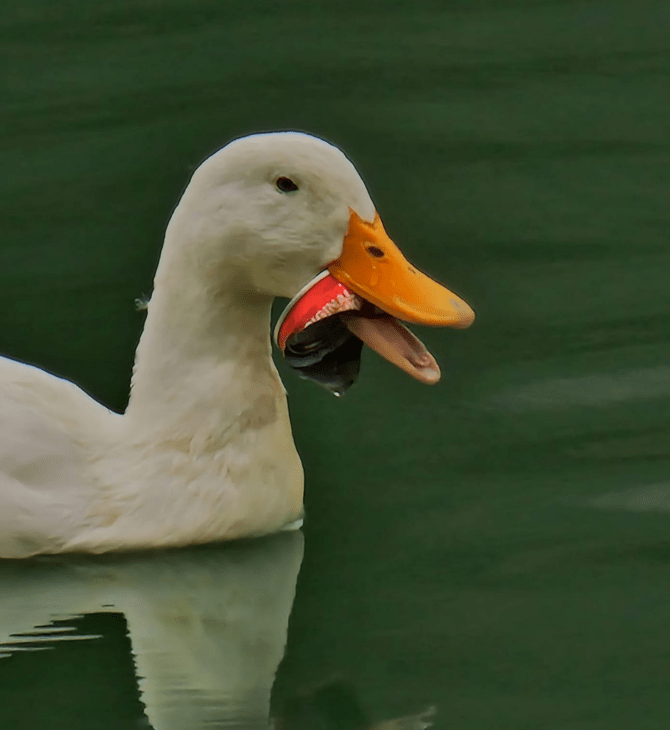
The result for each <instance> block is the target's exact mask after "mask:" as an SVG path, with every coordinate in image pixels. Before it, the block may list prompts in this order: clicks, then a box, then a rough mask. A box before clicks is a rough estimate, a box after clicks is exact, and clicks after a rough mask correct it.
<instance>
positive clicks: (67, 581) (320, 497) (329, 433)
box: [0, 0, 670, 730]
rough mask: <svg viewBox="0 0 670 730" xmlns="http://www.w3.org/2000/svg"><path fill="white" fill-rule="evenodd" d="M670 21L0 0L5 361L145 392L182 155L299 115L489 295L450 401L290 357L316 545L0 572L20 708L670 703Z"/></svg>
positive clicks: (548, 721) (80, 713)
mask: <svg viewBox="0 0 670 730" xmlns="http://www.w3.org/2000/svg"><path fill="white" fill-rule="evenodd" d="M668 27H670V10H668V6H667V4H665V3H662V2H660V0H644V2H641V3H637V4H636V5H634V6H633V5H632V4H630V3H628V2H624V1H623V0H614V1H613V2H611V1H610V2H605V1H604V0H593V1H592V2H587V1H583V2H567V1H561V2H559V1H557V0H554V1H547V2H539V3H538V2H532V3H531V2H525V1H524V0H517V1H507V0H501V1H498V2H494V0H478V1H477V2H474V3H472V2H469V3H465V2H455V3H451V4H449V7H448V8H447V7H446V6H445V4H444V3H437V2H436V3H431V2H429V3H424V4H422V5H421V6H413V5H408V4H407V3H393V2H386V3H375V2H373V3H368V4H365V5H362V4H361V3H354V2H350V1H349V0H344V1H343V2H339V3H336V4H331V5H329V6H326V5H323V4H314V3H313V2H311V3H307V2H293V3H280V4H277V3H269V2H266V1H265V0H252V1H251V2H246V3H244V4H243V5H239V6H232V5H230V4H228V3H220V2H214V1H213V0H212V1H211V2H210V1H207V0H195V1H194V2H191V3H183V2H177V1H176V0H153V1H152V2H148V0H147V1H146V2H141V1H140V0H132V2H131V0H125V1H123V0H120V1H119V2H114V3H110V4H106V5H105V4H91V3H86V2H84V1H83V0H68V2H66V3H60V4H53V3H49V2H46V0H34V1H33V2H31V3H30V4H25V3H18V2H10V3H6V4H4V5H3V6H2V8H1V9H0V35H1V36H2V49H3V50H2V53H3V58H4V60H5V64H4V68H5V74H4V75H3V94H2V98H3V103H2V108H1V109H0V115H1V118H2V121H3V129H4V132H3V137H2V139H3V144H2V145H0V149H1V155H2V170H3V175H2V176H0V193H1V194H0V216H1V219H2V222H3V237H2V242H1V243H0V351H1V352H3V353H4V354H7V355H10V356H13V357H16V358H19V359H22V360H27V361H30V362H34V363H37V364H39V365H40V366H42V367H45V368H47V369H49V370H51V371H52V372H56V373H59V374H61V375H64V376H66V377H68V378H71V379H73V380H75V381H76V382H78V383H80V384H81V385H82V386H83V387H84V388H85V389H86V390H87V391H88V392H90V393H91V394H93V395H95V396H96V397H97V398H99V399H100V400H102V401H103V402H104V403H106V404H107V405H109V406H110V407H114V408H117V409H122V408H123V407H124V405H125V399H126V397H127V390H128V381H129V377H130V368H131V363H132V356H133V351H134V346H135V343H136V341H137V338H138V335H139V331H140V328H141V325H142V318H141V315H138V313H136V311H135V309H134V305H133V302H134V300H135V299H136V298H137V297H138V296H141V295H142V294H147V293H149V292H150V288H151V277H152V272H153V268H154V266H155V262H156V260H157V256H158V252H159V249H160V244H161V238H162V233H163V231H164V227H165V224H166V222H167V219H168V217H169V215H170V212H171V210H172V207H173V206H174V204H175V203H176V200H177V199H178V196H179V194H180V192H181V190H182V189H183V186H184V184H185V183H186V181H187V179H188V176H189V175H190V173H191V171H192V170H193V169H194V168H195V166H196V165H197V164H198V163H199V162H200V160H201V159H202V158H203V157H205V156H206V155H207V154H208V153H210V152H211V151H212V150H214V149H216V148H217V147H218V146H220V145H221V144H223V143H225V142H226V141H228V140H229V139H231V138H233V137H235V136H239V135H242V134H246V133H249V132H253V131H260V130H270V129H278V128H297V129H303V130H306V131H310V132H312V133H315V134H318V135H320V136H323V137H326V138H327V139H330V140H332V141H334V142H336V143H337V144H339V145H341V146H342V147H343V148H344V149H345V150H346V151H347V153H348V154H349V155H350V156H351V158H352V159H353V160H354V162H355V163H356V165H357V166H358V168H359V169H360V171H361V173H362V175H363V177H364V179H365V180H366V182H367V183H368V186H369V188H370V191H371V194H372V196H373V199H374V200H375V202H376V204H377V207H378V209H379V211H380V213H381V215H382V217H383V219H384V222H385V226H386V228H387V230H388V231H389V233H390V235H391V236H392V237H393V238H394V240H396V242H397V243H398V244H399V245H400V246H401V247H402V248H403V250H404V251H405V252H406V253H407V255H408V257H409V258H410V259H411V260H412V261H414V262H415V263H416V264H417V265H418V266H420V267H421V268H423V269H426V270H427V271H429V272H430V273H431V274H433V275H435V276H436V277H437V278H439V279H441V280H443V281H444V282H445V283H447V284H448V285H449V286H450V287H452V288H453V289H454V290H455V291H457V292H458V293H459V294H460V295H462V296H463V297H464V298H465V299H466V300H467V301H468V302H470V303H471V304H472V305H473V307H474V308H475V310H476V311H477V314H478V320H477V322H476V324H475V326H474V327H473V328H472V329H471V330H468V331H467V332H452V331H438V330H425V331H423V332H422V333H421V336H422V337H423V338H424V339H425V341H426V343H427V344H428V345H429V347H430V348H431V350H432V351H433V353H434V354H435V355H436V357H437V359H438V360H439V362H440V363H441V365H442V367H443V372H444V374H445V376H444V379H443V381H442V383H441V384H440V385H438V386H437V387H435V388H427V387H422V386H421V385H419V384H417V383H414V382H413V381H411V380H409V379H408V378H407V377H406V376H404V375H403V374H402V373H401V372H399V371H395V370H394V369H393V368H392V367H390V366H389V365H388V364H387V363H384V362H381V361H379V359H378V358H376V357H375V356H374V355H373V354H371V353H368V354H367V356H366V357H365V360H364V362H363V369H362V375H361V378H360V379H359V382H358V383H357V384H356V386H355V387H354V388H353V389H352V390H351V391H350V393H349V394H347V396H346V398H344V399H341V400H336V399H334V398H332V396H329V395H328V394H327V393H325V392H321V391H319V390H318V389H317V388H315V387H314V386H313V385H311V384H308V383H302V382H299V381H298V380H297V379H296V378H295V376H294V375H293V374H292V373H290V372H287V370H286V368H284V367H283V366H282V374H283V377H284V381H285V383H286V385H287V388H288V391H289V397H290V404H291V410H292V417H293V422H294V428H295V436H296V441H297V443H298V446H299V449H300V452H301V454H302V456H303V460H304V463H305V468H306V474H307V496H306V508H307V521H306V524H305V528H304V537H305V546H304V558H303V559H302V563H301V560H300V558H301V556H302V544H301V543H300V544H299V543H298V542H296V538H297V536H294V537H289V536H279V537H278V538H277V539H276V540H274V541H273V540H270V541H268V542H265V541H263V542H261V543H259V544H258V545H257V546H255V545H253V544H252V545H242V546H236V547H233V548H230V547H225V546H224V547H221V546H216V547H211V548H202V549H199V550H194V551H183V552H182V551H176V552H170V553H166V554H165V555H161V554H159V555H145V556H134V557H124V558H119V557H118V556H117V557H111V558H109V559H107V558H106V559H104V560H102V561H97V560H92V559H88V560H87V559H81V560H79V559H77V560H74V561H72V560H70V559H67V560H60V559H58V560H49V559H46V560H41V561H29V562H26V563H8V564H5V565H3V566H0V617H1V626H2V630H3V632H4V633H3V634H2V636H1V637H0V642H2V643H3V645H4V648H3V649H2V651H3V652H4V654H5V655H6V656H5V657H4V658H3V659H0V706H1V707H2V708H3V711H2V714H1V716H0V728H2V730H5V728H7V730H10V729H11V730H23V728H26V729H28V728H30V730H36V729H37V728H44V729H45V730H58V728H61V727H62V728H68V730H77V728H86V729H87V730H90V729H91V728H114V729H115V730H117V729H118V730H126V728H138V727H147V722H151V723H153V725H154V727H155V730H162V727H165V728H170V727H182V728H184V729H185V728H187V727H188V728H198V727H217V726H220V727H236V726H237V727H264V726H265V725H266V724H267V717H264V716H263V715H264V713H266V714H271V715H272V716H273V717H274V718H277V719H279V720H280V721H283V722H284V725H285V730H290V728H291V727H293V728H302V727H309V728H310V730H321V728H324V729H325V730H330V729H331V728H338V730H343V729H344V730H348V729H349V728H351V730H353V729H354V728H356V729H357V730H358V729H359V728H361V727H370V726H371V725H372V724H373V723H375V722H380V721H382V720H392V719H394V718H401V717H406V716H411V717H414V720H410V721H408V722H410V723H414V726H415V727H419V726H421V723H423V724H425V723H426V722H428V720H430V719H432V720H433V721H434V727H435V728H438V729H440V728H450V729H452V728H459V729H460V728H463V730H466V729H467V730H474V729H475V728H482V729H486V730H496V729H497V728H500V729H503V728H514V730H519V729H520V728H529V730H537V729H538V728H547V729H551V730H564V729H568V728H569V729H570V730H630V728H632V727H634V728H637V729H639V730H647V729H649V730H657V729H658V728H659V727H664V726H665V725H667V722H668V719H669V718H670V704H669V702H668V699H667V697H668V679H667V669H668V656H669V648H670V612H669V611H668V608H667V607H668V605H669V604H670V507H669V505H670V470H669V466H670V456H669V454H668V443H669V440H670V425H669V423H670V418H669V416H670V366H668V364H667V363H668V357H669V356H670V344H669V341H668V335H667V332H668V325H667V321H668V319H669V318H670V297H669V296H668V273H669V271H670V249H669V247H668V242H667V237H668V231H669V230H670V212H669V211H670V208H669V207H668V204H667V201H668V198H669V195H670V177H669V176H668V163H669V162H670V144H669V142H668V129H670V106H669V104H668V101H667V99H668V96H667V94H668V91H667V89H668V76H669V71H670V51H669V50H668V41H667V28H668ZM295 546H298V547H295ZM292 551H295V553H293V552H292ZM255 561H256V562H257V563H258V566H257V567H253V566H254V565H255V564H256V563H255ZM300 565H301V567H300V571H299V574H298V568H299V566H300ZM249 566H252V567H251V568H249V572H248V573H245V570H246V568H248V567H249ZM273 566H274V567H273ZM245 576H246V577H245ZM296 580H297V583H296ZM294 591H295V600H294V602H293V603H292V598H293V592H294ZM247 605H249V606H251V608H250V609H249V610H246V609H245V610H242V608H241V607H243V606H247ZM289 613H290V619H289ZM236 622H237V623H236ZM35 627H38V629H37V630H35ZM39 627H41V628H39ZM231 637H232V638H231ZM285 642H286V645H285V646H284V643H285ZM22 649H23V650H22ZM25 649H40V651H25ZM282 657H283V658H282ZM261 658H262V661H261ZM275 672H276V676H275ZM431 707H435V714H434V715H432V716H431V715H423V716H420V717H417V715H419V713H421V712H423V711H424V710H427V709H428V708H431ZM180 713H181V714H180ZM161 723H163V725H161ZM170 723H172V725H170ZM180 723H181V724H180ZM264 723H265V725H264ZM391 727H392V726H391ZM396 727H398V725H397V724H396ZM407 727H408V725H407V724H406V725H405V730H406V729H407ZM410 728H411V725H410Z"/></svg>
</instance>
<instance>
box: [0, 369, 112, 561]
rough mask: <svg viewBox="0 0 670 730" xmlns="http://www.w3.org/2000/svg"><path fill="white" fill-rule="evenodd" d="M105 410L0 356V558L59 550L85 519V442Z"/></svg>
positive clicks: (105, 418) (101, 423)
mask: <svg viewBox="0 0 670 730" xmlns="http://www.w3.org/2000/svg"><path fill="white" fill-rule="evenodd" d="M115 415H116V414H111V413H110V411H108V410H107V409H106V408H104V406H102V405H100V404H99V403H96V402H95V401H94V400H93V399H92V398H90V397H89V396H88V395H87V394H86V393H84V391H82V390H81V389H80V388H78V387H77V386H76V385H74V384H73V383H70V382H68V381H66V380H62V379H60V378H57V377H55V376H54V375H50V374H49V373H46V372H45V371H43V370H40V369H39V368H35V367H32V366H30V365H26V364H24V363H19V362H15V361H14V360H9V359H7V358H2V357H0V557H5V558H6V557H26V556H28V555H31V554H34V553H38V552H51V551H52V550H53V551H57V550H58V548H59V545H62V544H63V543H64V542H66V541H67V539H68V538H69V537H71V534H70V532H71V530H74V529H76V525H79V524H81V521H82V519H85V516H84V512H85V509H86V503H87V501H88V500H87V492H90V490H91V489H92V488H93V486H92V485H91V484H88V483H87V481H86V472H87V469H86V463H87V459H88V457H89V453H88V449H89V448H90V444H91V442H92V440H93V442H94V441H95V439H96V438H97V437H100V436H102V434H103V432H104V430H105V429H107V428H109V422H110V420H113V417H114V416H115Z"/></svg>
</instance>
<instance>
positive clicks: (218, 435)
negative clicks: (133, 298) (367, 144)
mask: <svg viewBox="0 0 670 730" xmlns="http://www.w3.org/2000/svg"><path fill="white" fill-rule="evenodd" d="M306 282H307V284H306ZM296 292H298V295H297V296H296ZM277 296H279V297H287V298H291V297H294V300H293V301H292V302H291V305H290V307H289V312H288V316H286V317H283V318H282V321H281V323H280V328H279V332H278V341H279V344H280V347H281V348H282V350H284V351H287V349H290V348H291V346H292V343H293V344H295V351H296V352H298V356H300V355H301V354H305V353H306V354H307V355H308V356H309V353H310V352H311V351H312V350H313V347H314V342H309V341H307V342H306V343H305V340H304V338H305V335H306V333H307V334H308V333H309V332H313V331H315V330H318V327H317V328H315V327H314V326H313V325H314V323H315V322H320V326H321V327H322V329H321V330H320V331H319V333H318V337H319V338H321V339H320V341H319V342H317V343H316V344H317V345H319V346H320V348H321V352H322V354H323V351H325V352H326V354H327V355H328V354H329V353H330V354H332V353H333V352H335V361H334V363H333V360H332V357H331V358H330V360H329V359H328V357H326V358H325V360H324V363H326V364H327V365H328V368H327V369H328V372H329V373H330V375H329V377H331V376H332V377H333V378H334V380H335V381H338V377H339V376H340V375H341V373H339V371H340V370H341V369H342V367H344V366H343V365H342V363H341V362H340V361H339V360H338V359H337V353H338V352H340V353H341V352H344V350H346V352H345V355H344V356H343V357H342V358H340V359H341V360H346V361H347V363H348V366H350V365H351V361H355V366H356V368H355V369H357V364H358V357H359V355H360V342H359V339H360V340H362V341H365V342H367V343H368V344H370V345H371V346H372V347H373V348H374V349H376V350H377V351H378V352H380V353H381V354H382V355H384V356H385V357H387V358H388V359H389V360H391V361H392V362H394V363H395V364H397V365H398V366H399V367H401V368H402V369H404V370H406V371H407V372H408V373H410V374H411V375H413V376H414V377H416V378H417V379H419V380H421V381H423V382H426V383H434V382H436V381H437V380H438V379H439V369H438V368H437V364H436V363H435V361H434V359H433V358H432V357H431V356H430V355H429V354H428V353H427V352H426V350H425V348H424V347H423V346H422V345H421V343H419V341H418V340H417V339H416V338H415V337H414V336H413V335H411V333H409V331H408V330H407V329H406V328H404V327H403V326H402V325H400V324H399V323H398V322H397V320H396V319H395V317H399V318H401V319H404V320H406V321H410V322H419V323H424V324H432V325H444V326H453V327H467V326H468V325H469V324H470V323H471V322H472V320H473V318H474V314H473V312H472V310H471V309H470V308H469V307H468V305H467V304H465V302H463V301H462V300H460V299H459V298H458V297H456V296H455V295H454V294H452V293H451V292H449V291H448V290H447V289H445V288H444V287H442V286H440V285H439V284H437V283H436V282H434V281H432V280H431V279H429V278H428V277H426V276H425V275H423V274H421V273H420V272H418V271H416V269H414V268H413V267H412V266H411V265H410V264H409V263H408V262H407V261H406V260H405V259H404V258H403V257H402V255H401V254H400V252H399V251H398V249H397V248H396V247H395V245H394V244H393V243H392V241H391V240H390V239H389V238H388V236H387V235H386V233H385V232H384V229H383V227H382V225H381V221H380V220H379V217H378V215H377V214H376V212H375V208H374V205H373V203H372V201H371V199H370V196H369V195H368V192H367V190H366V188H365V185H364V184H363V181H362V180H361V179H360V177H359V176H358V174H357V172H356V170H355V168H354V167H353V165H352V164H351V163H350V162H349V160H348V159H347V158H346V157H345V156H344V155H343V154H342V152H340V151H339V150H338V149H337V148H335V147H333V146H332V145H330V144H328V143H327V142H324V141H322V140H319V139H316V138H314V137H311V136H308V135H304V134H299V133H275V134H264V135H254V136H250V137H244V138H242V139H238V140H236V141H234V142H232V143H231V144H229V145H227V146H226V147H224V148H223V149H222V150H219V151H218V152H217V153H215V154H214V155H213V156H212V157H210V158H209V159H207V160H206V161H205V162H204V163H203V164H202V165H201V166H200V167H199V168H198V169H197V170H196V172H195V174H194V175H193V178H192V180H191V182H190V183H189V185H188V187H187V188H186V191H185V192H184V195H183V197H182V199H181V201H180V202H179V205H178V206H177V208H176V210H175V212H174V214H173V216H172V219H171V220H170V223H169V225H168V228H167V232H166V236H165V243H164V246H163V251H162V255H161V259H160V262H159V264H158V269H157V272H156V277H155V281H154V292H153V295H152V297H151V301H150V302H149V304H148V308H147V309H148V311H147V321H146V325H145V328H144V332H143V334H142V337H141V340H140V343H139V346H138V349H137V356H136V363H135V368H134V373H133V378H132V388H131V394H130V400H129V404H128V408H127V410H126V412H125V414H123V415H119V414H116V413H113V412H111V411H109V410H108V409H106V408H105V407H103V406H102V405H100V404H99V403H97V402H96V401H94V400H92V399H91V398H90V397H89V396H88V395H87V394H86V393H84V392H83V391H82V390H80V389H79V388H78V387H77V386H75V385H73V384H72V383H70V382H67V381H65V380H62V379H59V378H57V377H55V376H53V375H50V374H48V373H46V372H44V371H43V370H40V369H38V368H35V367H31V366H29V365H26V364H23V363H18V362H14V361H11V360H8V359H3V358H0V413H2V419H1V421H0V557H11V558H17V557H27V556H30V555H34V554H36V553H58V552H67V551H86V552H104V551H110V550H120V549H137V548H148V547H160V546H168V545H172V546H174V545H185V544H189V543H203V542H208V541H212V540H225V539H234V538H239V537H242V536H253V535H261V534H266V533H271V532H274V531H277V530H281V529H286V528H287V527H290V526H295V525H296V524H299V523H300V520H301V515H302V496H303V473H302V466H301V463H300V459H299V457H298V454H297V452H296V450H295V446H294V444H293V439H292V435H291V427H290V422H289V416H288V410H287V404H286V398H285V391H284V388H283V386H282V384H281V381H280V379H279V376H278V374H277V371H276V368H275V367H274V364H273V362H272V358H271V344H270V338H269V326H270V308H271V304H272V300H273V298H274V297H277ZM373 305H374V306H373ZM344 310H352V311H348V312H346V313H345V314H343V315H342V314H339V315H338V317H330V318H328V326H329V323H331V322H332V323H336V322H337V327H339V329H338V330H337V331H338V333H339V334H338V337H339V339H338V340H337V342H335V343H332V342H330V343H329V341H328V331H327V330H326V332H325V335H324V330H323V324H324V323H323V321H321V320H323V319H324V318H326V317H327V316H328V315H332V314H333V313H334V312H337V311H340V312H341V311H344ZM381 310H383V311H381ZM342 323H345V324H346V328H343V327H342ZM310 327H311V329H310ZM337 327H334V329H337ZM343 329H346V336H345V337H344V338H342V337H341V336H340V335H341V330H343ZM351 333H353V335H352V334H351ZM354 335H355V336H356V337H354ZM324 337H325V341H326V345H325V350H324V346H323V342H324ZM301 338H303V339H302V340H301ZM347 338H348V339H347ZM308 339H309V337H308ZM343 339H344V340H347V343H348V344H347V343H345V346H344V350H343V349H342V347H340V345H341V344H342V341H343ZM352 342H353V344H354V347H353V351H352V348H351V345H352ZM356 345H357V346H358V347H359V349H358V351H356ZM301 348H302V349H301ZM338 348H340V349H339V350H338ZM347 348H349V349H347ZM317 349H318V348H317ZM352 353H353V354H352ZM293 354H294V355H295V352H294V353H293ZM347 363H345V365H346V364H347ZM294 364H295V358H294ZM324 367H325V366H324ZM318 370H319V363H318V362H317V363H316V365H315V364H314V363H311V364H310V367H308V368H306V369H305V370H304V371H303V372H304V373H305V374H306V375H308V376H310V377H318V376H319V373H318ZM354 377H355V373H354ZM352 379H353V377H349V375H347V377H345V378H344V381H346V382H344V385H341V381H342V378H341V377H340V380H339V381H338V382H337V383H336V385H334V386H333V388H334V389H337V388H339V389H342V387H346V385H348V384H350V382H351V380H352Z"/></svg>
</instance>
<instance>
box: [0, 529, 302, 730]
mask: <svg viewBox="0 0 670 730" xmlns="http://www.w3.org/2000/svg"><path fill="white" fill-rule="evenodd" d="M302 554H303V538H302V534H301V533H300V532H298V531H296V532H287V533H282V534H279V535H275V536H272V537H269V538H264V539H262V540H253V541H248V542H245V543H244V544H242V543H240V544H231V545H228V546H210V547H204V548H195V549H188V550H176V551H170V552H165V553H152V554H145V555H126V556H123V555H121V556H119V555H116V556H113V557H106V556H98V557H84V556H82V557H74V556H73V557H69V558H62V557H59V558H43V559H39V560H34V561H20V562H19V561H17V562H6V563H3V562H0V632H1V633H0V652H2V653H4V654H11V653H12V652H14V651H17V650H21V649H24V648H25V647H26V641H31V642H33V643H34V642H35V641H36V638H37V637H39V641H40V643H41V645H42V646H44V645H45V644H46V643H47V642H49V641H50V640H54V639H55V640H63V639H64V638H65V637H66V635H64V634H63V633H60V632H57V631H53V630H51V631H50V630H49V628H48V624H49V623H50V622H51V621H54V620H59V619H66V618H70V617H72V616H76V615H81V614H87V613H100V612H103V611H105V612H112V613H120V614H123V615H124V616H125V619H126V621H127V625H128V633H129V637H130V640H131V644H132V650H133V655H134V660H135V667H136V675H137V682H138V686H139V690H140V698H141V700H142V702H143V703H144V706H145V713H146V716H147V719H148V720H149V723H150V724H151V725H152V726H153V728H154V730H199V729H200V728H208V729H211V728H217V727H226V728H231V727H235V728H264V729H267V727H268V716H269V707H270V692H271V689H272V684H273V682H274V677H275V673H276V671H277V667H278V665H279V662H280V661H281V658H282V656H283V654H284V647H285V645H286V632H287V627H288V619H289V614H290V611H291V606H292V604H293V598H294V595H295V585H296V580H297V577H298V571H299V569H300V563H301V561H302ZM34 627H45V628H42V629H39V630H38V631H35V630H34ZM26 634H32V637H30V636H28V637H27V636H26ZM21 635H23V636H21ZM72 638H76V637H72ZM79 689H83V690H84V691H85V688H79Z"/></svg>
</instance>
